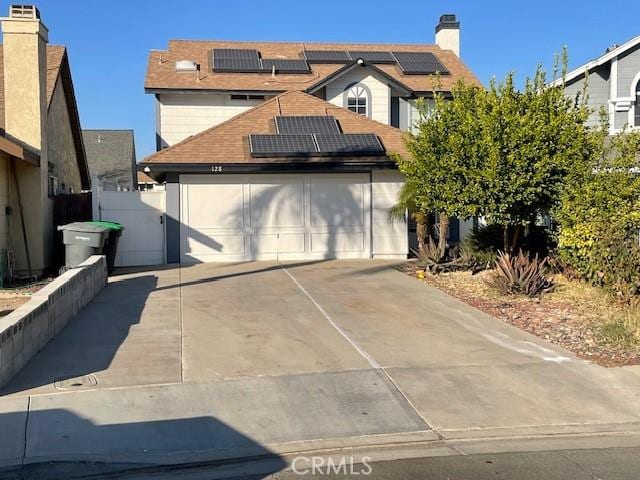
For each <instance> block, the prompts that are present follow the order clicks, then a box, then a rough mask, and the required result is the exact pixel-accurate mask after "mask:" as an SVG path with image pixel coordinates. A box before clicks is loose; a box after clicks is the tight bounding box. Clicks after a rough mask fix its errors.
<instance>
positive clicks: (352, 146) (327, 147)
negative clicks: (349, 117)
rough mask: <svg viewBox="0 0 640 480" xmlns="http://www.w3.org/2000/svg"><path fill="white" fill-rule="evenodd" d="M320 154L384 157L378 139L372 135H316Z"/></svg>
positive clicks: (383, 151)
mask: <svg viewBox="0 0 640 480" xmlns="http://www.w3.org/2000/svg"><path fill="white" fill-rule="evenodd" d="M315 137H316V142H317V144H318V149H319V152H320V153H321V154H325V155H326V154H329V155H384V153H385V150H384V148H382V144H381V143H380V140H379V139H378V137H377V136H376V135H374V134H372V133H349V134H335V133H333V134H317V135H315Z"/></svg>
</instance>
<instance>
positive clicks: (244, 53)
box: [213, 48, 260, 60]
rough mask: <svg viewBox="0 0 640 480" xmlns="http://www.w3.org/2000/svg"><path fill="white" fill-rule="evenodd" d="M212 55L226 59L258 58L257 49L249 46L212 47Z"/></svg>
mask: <svg viewBox="0 0 640 480" xmlns="http://www.w3.org/2000/svg"><path fill="white" fill-rule="evenodd" d="M213 57H214V58H224V59H227V60H258V59H259V58H260V55H259V54H258V51H257V50H254V49H249V48H246V49H245V48H214V49H213Z"/></svg>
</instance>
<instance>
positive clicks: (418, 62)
mask: <svg viewBox="0 0 640 480" xmlns="http://www.w3.org/2000/svg"><path fill="white" fill-rule="evenodd" d="M393 56H394V57H395V58H396V60H397V61H398V65H400V69H401V70H402V73H404V74H406V75H419V74H430V73H436V72H439V73H443V74H447V73H449V71H448V70H447V69H446V68H445V67H444V65H442V63H440V61H439V60H438V59H437V58H436V56H435V55H434V54H433V53H429V52H393Z"/></svg>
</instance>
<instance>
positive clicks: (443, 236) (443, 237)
mask: <svg viewBox="0 0 640 480" xmlns="http://www.w3.org/2000/svg"><path fill="white" fill-rule="evenodd" d="M448 233H449V217H448V216H447V215H445V214H444V213H441V214H440V225H439V227H438V252H439V253H440V257H444V254H445V252H446V250H447V234H448Z"/></svg>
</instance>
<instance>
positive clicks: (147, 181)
mask: <svg viewBox="0 0 640 480" xmlns="http://www.w3.org/2000/svg"><path fill="white" fill-rule="evenodd" d="M138 190H140V191H141V192H148V191H157V190H164V185H161V184H160V183H158V181H157V180H155V179H154V178H151V177H150V176H149V175H147V174H146V173H144V172H138Z"/></svg>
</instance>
